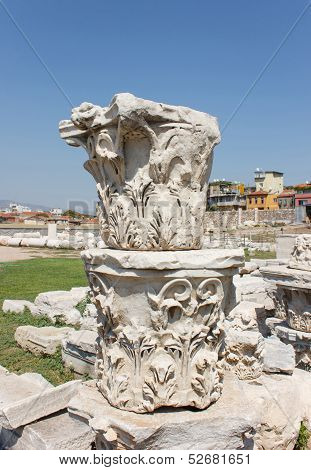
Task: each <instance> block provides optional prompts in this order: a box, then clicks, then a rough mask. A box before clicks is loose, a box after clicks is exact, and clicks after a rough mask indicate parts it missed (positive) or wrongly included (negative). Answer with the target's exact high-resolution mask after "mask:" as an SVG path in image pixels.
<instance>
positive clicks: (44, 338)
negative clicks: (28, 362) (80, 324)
mask: <svg viewBox="0 0 311 470" xmlns="http://www.w3.org/2000/svg"><path fill="white" fill-rule="evenodd" d="M72 331H74V330H73V328H68V327H67V328H56V327H55V326H44V327H42V328H37V327H35V326H31V325H24V326H19V327H18V328H17V329H16V331H15V335H14V338H15V341H16V342H17V343H18V344H19V346H21V347H22V348H23V349H24V350H25V351H30V352H31V353H33V354H35V355H36V356H40V355H51V354H55V353H56V350H57V348H58V347H59V346H60V345H61V342H62V340H63V339H64V338H66V337H67V336H68V335H69V333H70V332H72Z"/></svg>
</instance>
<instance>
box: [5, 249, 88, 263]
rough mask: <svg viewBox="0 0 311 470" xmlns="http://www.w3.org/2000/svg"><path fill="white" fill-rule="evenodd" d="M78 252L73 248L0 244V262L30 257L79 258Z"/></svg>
mask: <svg viewBox="0 0 311 470" xmlns="http://www.w3.org/2000/svg"><path fill="white" fill-rule="evenodd" d="M79 257H80V252H79V251H74V250H52V249H49V248H24V247H15V246H14V247H11V246H0V263H4V262H7V261H18V260H23V259H32V258H79Z"/></svg>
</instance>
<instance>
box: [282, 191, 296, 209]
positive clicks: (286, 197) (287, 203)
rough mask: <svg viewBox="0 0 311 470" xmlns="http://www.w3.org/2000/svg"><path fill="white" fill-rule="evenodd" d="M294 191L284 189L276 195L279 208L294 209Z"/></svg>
mask: <svg viewBox="0 0 311 470" xmlns="http://www.w3.org/2000/svg"><path fill="white" fill-rule="evenodd" d="M295 194H296V193H295V191H293V190H289V189H285V190H284V191H283V192H282V193H281V194H279V195H278V206H279V209H294V207H295Z"/></svg>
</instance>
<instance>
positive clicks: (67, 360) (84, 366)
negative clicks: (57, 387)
mask: <svg viewBox="0 0 311 470" xmlns="http://www.w3.org/2000/svg"><path fill="white" fill-rule="evenodd" d="M97 339H98V334H97V332H96V331H91V330H78V331H73V332H71V333H70V334H69V335H68V336H67V337H66V338H65V339H64V340H63V341H62V358H63V362H64V364H65V366H66V367H69V368H70V369H73V371H74V372H75V373H76V374H77V375H88V376H90V377H93V378H95V377H96V374H95V360H96V344H97Z"/></svg>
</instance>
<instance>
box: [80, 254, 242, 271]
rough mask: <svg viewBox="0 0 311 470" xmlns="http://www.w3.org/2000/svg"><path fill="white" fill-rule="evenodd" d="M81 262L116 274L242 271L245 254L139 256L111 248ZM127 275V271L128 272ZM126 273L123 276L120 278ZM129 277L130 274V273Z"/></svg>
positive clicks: (85, 257)
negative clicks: (167, 271)
mask: <svg viewBox="0 0 311 470" xmlns="http://www.w3.org/2000/svg"><path fill="white" fill-rule="evenodd" d="M81 258H82V259H83V260H84V262H85V263H86V264H87V265H91V266H94V265H96V266H99V265H102V266H103V269H104V266H106V267H107V269H106V272H107V273H109V270H108V268H110V269H111V270H114V272H116V271H117V270H120V269H122V270H125V269H126V270H131V269H139V270H149V271H150V270H156V271H164V270H172V271H173V270H177V269H179V270H186V269H195V270H198V269H200V270H202V271H204V270H210V269H214V270H215V271H216V270H221V269H228V268H232V269H234V268H238V267H240V266H242V265H243V264H244V253H243V250H242V249H240V248H236V249H230V250H223V249H205V250H200V251H190V250H189V251H175V252H154V251H151V252H148V251H144V252H139V251H126V250H112V249H109V248H106V249H99V248H95V249H93V250H87V251H83V252H82V253H81ZM124 272H125V271H124ZM122 273H123V271H121V272H120V275H121V274H122ZM126 273H127V271H126Z"/></svg>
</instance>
